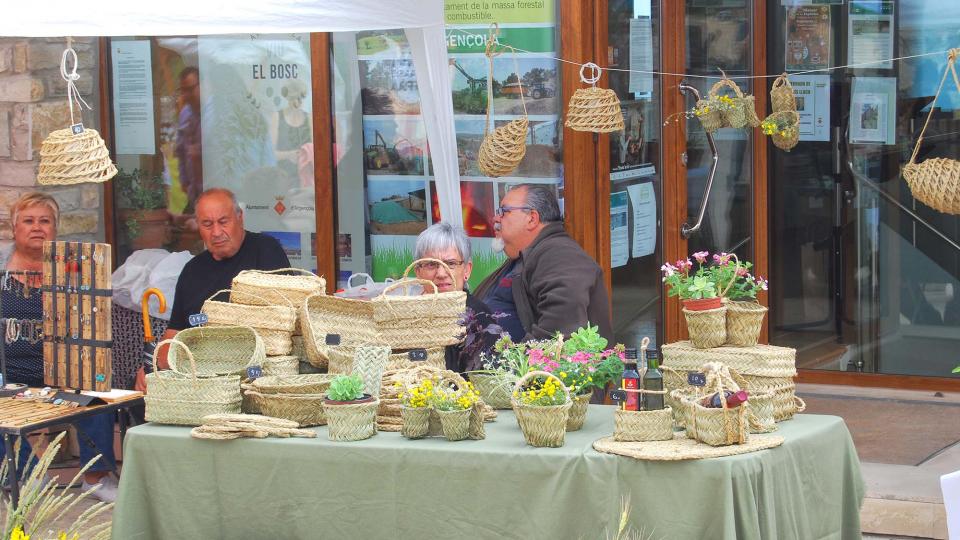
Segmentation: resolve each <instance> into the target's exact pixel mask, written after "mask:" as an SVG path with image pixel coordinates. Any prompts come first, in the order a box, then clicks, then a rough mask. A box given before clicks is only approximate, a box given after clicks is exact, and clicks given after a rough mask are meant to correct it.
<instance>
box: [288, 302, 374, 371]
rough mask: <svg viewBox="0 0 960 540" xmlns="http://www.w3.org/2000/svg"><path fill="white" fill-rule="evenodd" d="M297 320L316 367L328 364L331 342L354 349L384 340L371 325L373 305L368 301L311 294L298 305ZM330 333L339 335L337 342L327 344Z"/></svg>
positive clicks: (308, 355)
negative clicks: (298, 319)
mask: <svg viewBox="0 0 960 540" xmlns="http://www.w3.org/2000/svg"><path fill="white" fill-rule="evenodd" d="M300 320H301V321H302V324H301V330H302V331H303V345H304V352H305V353H306V357H307V360H308V361H309V362H310V363H311V364H313V365H314V366H316V367H320V368H323V367H327V363H328V361H329V353H328V351H329V349H330V347H331V346H332V345H340V346H344V347H352V348H356V347H359V346H360V345H365V344H382V343H383V342H382V341H381V340H380V338H379V335H378V334H377V329H376V326H375V325H374V324H373V304H372V303H371V302H370V301H368V300H352V299H350V298H340V297H338V296H327V295H325V294H313V295H310V296H309V297H308V298H307V299H306V301H304V303H303V306H302V307H301V308H300ZM333 334H335V335H337V336H339V338H338V339H339V342H338V343H334V344H331V345H328V344H327V336H328V335H333Z"/></svg>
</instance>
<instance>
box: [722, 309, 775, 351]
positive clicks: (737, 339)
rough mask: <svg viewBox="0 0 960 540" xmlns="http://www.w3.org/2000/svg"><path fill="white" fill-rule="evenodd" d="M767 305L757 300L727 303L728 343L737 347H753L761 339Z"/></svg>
mask: <svg viewBox="0 0 960 540" xmlns="http://www.w3.org/2000/svg"><path fill="white" fill-rule="evenodd" d="M766 314H767V306H762V305H760V304H758V303H757V302H740V301H731V302H728V303H727V344H728V345H733V346H735V347H753V346H754V345H756V344H757V342H758V340H759V339H760V330H761V329H762V328H763V318H764V316H766Z"/></svg>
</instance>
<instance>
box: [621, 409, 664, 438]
mask: <svg viewBox="0 0 960 540" xmlns="http://www.w3.org/2000/svg"><path fill="white" fill-rule="evenodd" d="M613 419H614V428H613V439H614V440H615V441H630V442H639V441H669V440H670V439H673V409H671V408H670V407H667V408H665V409H660V410H656V411H624V410H620V409H617V410H616V411H615V412H614V416H613Z"/></svg>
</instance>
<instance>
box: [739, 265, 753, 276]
mask: <svg viewBox="0 0 960 540" xmlns="http://www.w3.org/2000/svg"><path fill="white" fill-rule="evenodd" d="M737 275H738V276H740V277H747V276H749V275H750V272H748V271H747V269H746V268H744V267H743V266H739V267H737Z"/></svg>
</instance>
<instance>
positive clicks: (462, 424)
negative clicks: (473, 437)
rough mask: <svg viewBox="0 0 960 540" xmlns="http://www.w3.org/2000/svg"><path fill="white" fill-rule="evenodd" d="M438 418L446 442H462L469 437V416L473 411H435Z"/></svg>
mask: <svg viewBox="0 0 960 540" xmlns="http://www.w3.org/2000/svg"><path fill="white" fill-rule="evenodd" d="M436 413H437V415H438V416H439V418H440V427H441V429H442V430H443V436H444V437H446V438H447V440H448V441H462V440H464V439H466V438H467V437H469V436H470V415H471V414H473V409H472V408H471V409H463V410H462V411H436Z"/></svg>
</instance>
